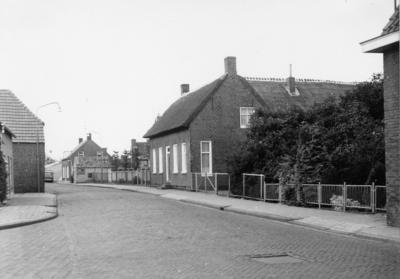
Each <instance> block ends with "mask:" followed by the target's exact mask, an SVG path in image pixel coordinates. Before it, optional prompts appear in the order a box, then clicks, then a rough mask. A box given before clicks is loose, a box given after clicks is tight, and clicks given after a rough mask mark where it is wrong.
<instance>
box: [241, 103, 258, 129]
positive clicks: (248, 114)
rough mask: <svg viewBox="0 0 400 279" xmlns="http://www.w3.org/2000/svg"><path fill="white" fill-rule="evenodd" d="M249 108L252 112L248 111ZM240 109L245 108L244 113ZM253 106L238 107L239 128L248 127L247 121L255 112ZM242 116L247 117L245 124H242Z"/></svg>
mask: <svg viewBox="0 0 400 279" xmlns="http://www.w3.org/2000/svg"><path fill="white" fill-rule="evenodd" d="M249 109H252V110H253V112H252V113H249ZM242 110H246V114H245V113H242ZM255 110H256V109H255V108H254V107H240V119H239V121H240V122H239V123H240V128H248V127H249V121H250V116H251V115H253V113H254V112H255ZM242 116H246V117H248V118H247V123H246V124H242Z"/></svg>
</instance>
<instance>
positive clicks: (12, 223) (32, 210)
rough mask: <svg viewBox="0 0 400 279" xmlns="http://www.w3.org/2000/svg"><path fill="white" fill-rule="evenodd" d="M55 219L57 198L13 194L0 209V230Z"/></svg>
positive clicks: (45, 194)
mask: <svg viewBox="0 0 400 279" xmlns="http://www.w3.org/2000/svg"><path fill="white" fill-rule="evenodd" d="M56 217H57V198H56V195H54V194H48V193H26V194H14V198H13V199H11V201H10V203H9V204H8V205H7V206H1V207H0V230H4V229H10V228H15V227H20V226H25V225H31V224H35V223H39V222H43V221H47V220H50V219H53V218H56Z"/></svg>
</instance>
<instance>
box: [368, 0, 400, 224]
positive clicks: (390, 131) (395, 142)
mask: <svg viewBox="0 0 400 279" xmlns="http://www.w3.org/2000/svg"><path fill="white" fill-rule="evenodd" d="M361 46H362V51H363V52H367V53H383V71H384V84H383V90H384V107H385V156H386V159H385V160H386V162H385V165H386V213H387V215H386V216H387V224H388V225H389V226H396V227H400V202H399V201H400V192H399V191H400V190H399V189H400V186H399V185H400V136H399V133H400V111H399V110H400V104H399V101H400V98H399V7H397V9H396V10H395V12H394V14H393V15H392V16H391V17H390V20H389V22H388V24H387V25H386V26H385V28H384V29H383V32H382V34H381V35H380V36H379V37H376V38H373V39H371V40H368V41H365V42H363V43H361Z"/></svg>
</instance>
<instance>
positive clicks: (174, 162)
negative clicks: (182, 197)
mask: <svg viewBox="0 0 400 279" xmlns="http://www.w3.org/2000/svg"><path fill="white" fill-rule="evenodd" d="M172 153H173V154H172V173H178V144H173V145H172Z"/></svg>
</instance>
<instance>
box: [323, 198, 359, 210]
mask: <svg viewBox="0 0 400 279" xmlns="http://www.w3.org/2000/svg"><path fill="white" fill-rule="evenodd" d="M330 201H331V204H332V206H333V210H335V211H343V196H336V195H333V196H332V198H330ZM346 206H352V207H359V206H360V203H359V202H358V201H356V200H352V199H347V200H346Z"/></svg>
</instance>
